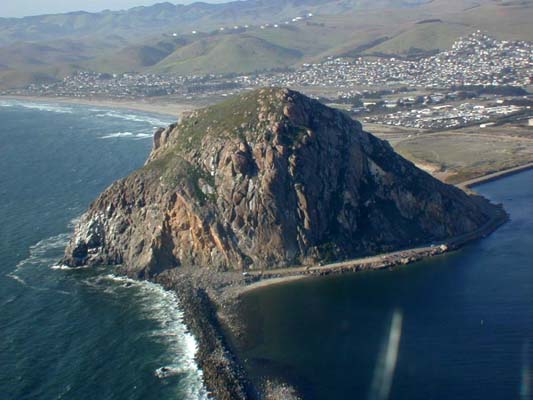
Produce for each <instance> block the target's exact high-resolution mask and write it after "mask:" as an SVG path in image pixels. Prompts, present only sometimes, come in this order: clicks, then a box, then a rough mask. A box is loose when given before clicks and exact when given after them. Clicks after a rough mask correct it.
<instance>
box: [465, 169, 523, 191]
mask: <svg viewBox="0 0 533 400" xmlns="http://www.w3.org/2000/svg"><path fill="white" fill-rule="evenodd" d="M532 168H533V162H532V163H528V164H523V165H518V166H516V167H513V168H508V169H503V170H501V171H496V172H491V173H489V174H486V175H482V176H479V177H477V178H473V179H469V180H467V181H465V182H461V183H458V184H456V185H455V186H457V187H458V188H459V189H462V190H469V189H472V188H473V187H474V186H477V185H481V184H483V183H488V182H493V181H496V180H498V179H500V178H505V177H507V176H510V175H514V174H519V173H520V172H525V171H527V170H529V169H532Z"/></svg>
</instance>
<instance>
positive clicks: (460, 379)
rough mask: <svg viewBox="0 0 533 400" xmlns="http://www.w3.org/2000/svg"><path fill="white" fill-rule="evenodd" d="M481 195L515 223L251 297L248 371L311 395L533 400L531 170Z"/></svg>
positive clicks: (482, 190)
mask: <svg viewBox="0 0 533 400" xmlns="http://www.w3.org/2000/svg"><path fill="white" fill-rule="evenodd" d="M476 190H477V191H479V192H480V193H482V194H483V195H485V196H487V197H489V198H490V199H492V200H493V201H495V202H502V203H504V205H505V208H506V209H507V210H508V212H509V213H510V214H511V221H510V222H509V223H507V224H506V225H504V226H503V227H501V228H500V229H499V230H498V231H496V232H495V233H493V234H492V235H491V236H489V237H488V238H485V239H483V240H480V241H478V242H475V243H473V244H471V245H469V246H467V247H466V248H464V249H462V250H461V251H458V252H456V253H453V254H449V255H446V256H442V257H438V258H434V259H431V260H427V261H423V262H420V263H417V264H414V265H410V266H407V267H404V268H400V269H396V270H393V271H381V272H370V273H357V274H351V275H342V276H335V277H327V278H318V279H313V280H306V281H299V282H294V283H290V284H286V285H283V286H273V287H270V288H265V289H262V290H258V291H256V292H252V293H250V294H249V295H248V296H247V297H246V298H245V300H244V306H245V309H244V312H243V314H244V316H245V320H246V321H247V323H248V334H249V340H248V342H247V343H246V344H245V345H243V348H242V352H243V355H244V356H245V357H246V358H247V360H248V361H247V364H248V367H249V369H250V370H251V372H252V374H253V375H254V376H255V377H256V378H271V379H281V380H283V381H287V382H289V383H291V384H293V385H294V386H295V387H296V388H297V389H298V390H299V392H300V393H301V394H303V395H304V398H305V399H367V398H368V399H384V398H390V399H409V400H415V399H420V400H427V399H442V400H448V399H465V400H466V399H468V400H473V399H483V400H487V399H524V400H525V399H531V398H532V397H531V396H532V395H531V389H530V385H531V377H532V376H531V365H532V362H533V348H532V343H531V342H532V339H533V171H531V170H530V171H527V172H524V173H521V174H518V175H514V176H510V177H506V178H504V179H501V180H498V181H495V182H491V183H487V184H484V185H481V186H478V187H477V188H476ZM395 361H396V362H395ZM394 367H395V368H394ZM389 385H390V392H388V391H387V390H386V388H387V386H389Z"/></svg>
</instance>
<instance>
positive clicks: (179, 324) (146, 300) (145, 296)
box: [86, 274, 208, 400]
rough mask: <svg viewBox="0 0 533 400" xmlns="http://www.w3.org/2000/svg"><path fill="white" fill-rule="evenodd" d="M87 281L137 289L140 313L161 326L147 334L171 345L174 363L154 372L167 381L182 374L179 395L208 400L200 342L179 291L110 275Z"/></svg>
mask: <svg viewBox="0 0 533 400" xmlns="http://www.w3.org/2000/svg"><path fill="white" fill-rule="evenodd" d="M86 283H87V284H88V285H90V286H92V287H99V288H100V289H104V290H105V291H106V292H108V293H109V291H108V289H112V290H117V289H122V290H130V289H134V293H133V295H134V297H135V298H136V299H137V300H139V301H138V302H136V303H138V307H139V315H140V317H142V318H146V319H149V320H152V321H155V322H156V323H157V329H155V330H151V331H150V332H148V333H147V335H149V336H150V337H151V338H152V339H153V340H156V341H161V342H162V343H164V344H165V346H166V347H167V348H168V352H167V355H168V354H170V355H171V357H170V362H168V360H167V362H165V363H164V365H162V366H161V367H159V368H157V369H156V370H155V371H154V375H155V376H157V377H158V378H159V379H162V380H165V379H169V378H171V377H179V378H180V384H179V388H178V390H179V395H180V397H179V398H183V399H187V400H199V399H201V400H207V399H208V393H207V390H206V389H205V386H204V384H203V374H202V371H201V370H200V369H199V368H198V366H197V364H196V361H195V356H196V352H197V351H198V343H197V342H196V339H195V338H194V336H193V335H192V334H190V333H189V332H188V331H187V328H186V326H185V324H184V322H183V312H182V311H181V309H180V304H179V300H178V297H177V296H176V294H175V293H173V292H171V291H167V290H165V289H164V288H163V287H161V286H160V285H157V284H154V283H151V282H146V281H136V280H133V279H129V278H126V277H120V276H116V275H113V274H107V275H103V276H98V277H95V278H91V279H88V280H87V281H86Z"/></svg>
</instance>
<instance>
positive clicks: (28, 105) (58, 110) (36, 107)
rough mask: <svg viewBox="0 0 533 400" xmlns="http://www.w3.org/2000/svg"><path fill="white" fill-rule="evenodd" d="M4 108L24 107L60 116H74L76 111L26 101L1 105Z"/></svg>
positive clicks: (6, 102) (64, 107)
mask: <svg viewBox="0 0 533 400" xmlns="http://www.w3.org/2000/svg"><path fill="white" fill-rule="evenodd" d="M0 105H1V106H2V107H24V108H28V109H31V110H38V111H46V112H53V113H59V114H72V113H73V112H74V110H73V109H72V108H71V107H66V106H61V105H58V104H50V103H37V102H26V101H4V102H2V103H1V104H0Z"/></svg>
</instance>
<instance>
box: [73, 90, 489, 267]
mask: <svg viewBox="0 0 533 400" xmlns="http://www.w3.org/2000/svg"><path fill="white" fill-rule="evenodd" d="M491 207H492V206H490V205H489V204H488V203H487V202H486V201H484V200H483V199H479V198H473V197H470V196H468V195H467V194H465V193H464V192H463V191H461V190H459V189H457V188H455V187H452V186H449V185H446V184H443V183H441V182H440V181H438V180H436V179H434V178H432V177H431V176H430V175H428V174H427V173H425V172H423V171H421V170H419V169H417V168H416V167H415V166H414V165H413V164H412V163H411V162H409V161H407V160H405V159H404V158H402V157H401V156H399V155H398V154H396V153H395V152H394V151H393V149H392V148H391V147H390V145H389V144H388V143H387V142H385V141H382V140H379V139H377V138H376V137H374V136H372V135H371V134H369V133H367V132H365V131H363V129H362V126H361V124H360V123H359V122H356V121H353V120H352V119H350V118H349V117H348V116H346V115H345V114H344V113H342V112H341V111H338V110H334V109H331V108H328V107H326V106H324V105H322V104H320V103H319V102H317V101H315V100H312V99H309V98H307V97H305V96H303V95H302V94H299V93H297V92H293V91H290V90H286V89H262V90H259V91H254V92H250V93H247V94H244V95H242V96H239V97H235V98H233V99H230V100H228V101H226V102H223V103H221V104H218V105H216V106H213V107H209V108H206V109H203V110H200V111H197V112H194V113H192V114H190V115H188V116H187V117H185V118H184V119H183V120H182V121H181V122H180V123H179V124H176V125H171V126H170V127H168V128H166V129H161V130H159V131H158V132H156V134H155V135H154V148H153V151H152V153H151V154H150V157H149V159H148V161H147V163H146V165H145V166H144V167H143V168H141V169H140V170H138V171H136V172H135V173H133V174H132V175H130V176H129V177H127V178H125V179H122V180H120V181H118V182H116V183H115V184H113V185H112V186H111V187H110V188H109V189H107V190H106V191H105V192H104V193H103V194H102V195H101V196H100V197H99V198H98V199H97V200H96V201H95V202H94V203H93V204H92V205H91V207H90V209H89V210H88V212H87V213H86V214H85V215H84V216H83V218H82V219H81V221H80V223H79V224H78V226H77V227H76V231H75V234H74V237H73V239H72V242H71V243H70V245H69V246H68V248H67V250H66V255H65V258H64V262H65V263H66V264H68V265H72V266H77V265H87V264H123V265H124V266H125V268H126V270H127V271H128V273H129V274H130V275H132V276H138V277H149V276H153V275H157V274H159V273H160V272H162V271H164V270H166V269H169V268H174V267H179V266H181V265H187V266H197V267H205V268H214V269H217V270H248V269H271V268H279V267H287V266H292V265H306V264H313V263H317V262H318V261H322V260H325V261H328V260H334V259H345V258H352V257H357V256H361V255H367V254H374V253H379V252H383V251H390V250H393V249H397V248H401V247H407V246H414V245H417V244H422V243H428V242H431V241H433V240H441V239H445V238H448V237H452V236H458V235H463V234H465V233H468V232H472V231H475V230H476V229H477V228H479V227H480V226H482V225H483V224H484V223H486V221H487V220H488V217H489V214H490V210H491Z"/></svg>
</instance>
